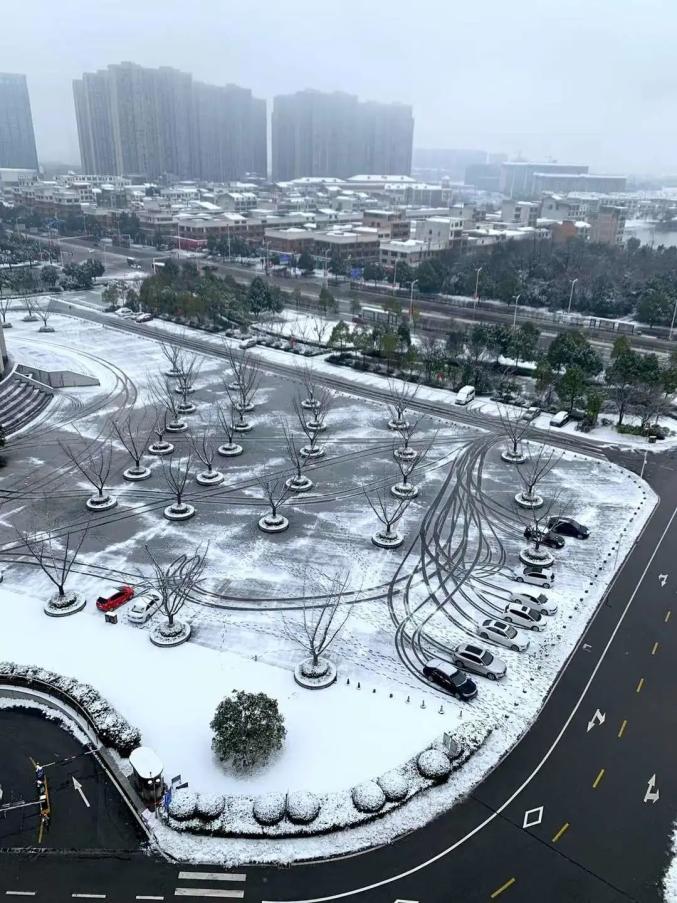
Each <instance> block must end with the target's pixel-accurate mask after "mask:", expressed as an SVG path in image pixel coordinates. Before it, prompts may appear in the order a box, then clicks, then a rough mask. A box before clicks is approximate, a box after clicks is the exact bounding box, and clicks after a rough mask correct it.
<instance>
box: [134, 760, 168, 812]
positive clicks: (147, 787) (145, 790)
mask: <svg viewBox="0 0 677 903" xmlns="http://www.w3.org/2000/svg"><path fill="white" fill-rule="evenodd" d="M129 764H130V765H131V766H132V777H131V781H132V785H133V786H134V789H135V790H136V792H137V793H138V794H139V796H140V797H141V799H142V800H143V801H144V803H146V805H147V806H148V808H149V809H155V808H156V807H157V806H159V805H160V803H161V802H162V797H163V794H164V790H165V782H164V780H163V777H162V762H161V761H160V759H159V758H158V757H157V756H156V755H155V753H154V752H153V750H152V749H149V747H147V746H137V748H136V749H135V750H133V751H132V753H131V755H130V756H129Z"/></svg>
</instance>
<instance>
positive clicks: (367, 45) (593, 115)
mask: <svg viewBox="0 0 677 903" xmlns="http://www.w3.org/2000/svg"><path fill="white" fill-rule="evenodd" d="M676 47H677V0H566V2H561V0H462V2H459V0H390V2H385V0H334V2H321V0H284V2H279V0H262V2H258V3H248V2H242V0H238V2H233V0H192V2H191V0H133V2H132V0H87V2H84V0H61V2H58V3H54V2H53V0H30V2H19V0H3V2H2V27H1V28H0V70H2V71H6V72H23V73H25V74H26V75H27V76H28V83H29V89H30V94H31V102H32V106H33V118H34V121H35V128H36V136H37V142H38V154H39V156H40V158H41V160H43V161H44V160H59V161H64V162H77V160H78V157H79V155H78V144H77V135H76V130H75V117H74V113H73V96H72V88H71V81H72V79H73V78H76V77H78V76H80V75H81V74H82V72H83V71H91V70H94V69H97V68H102V67H104V66H106V65H107V64H109V63H116V62H120V61H122V60H131V61H133V62H136V63H140V64H142V65H147V66H158V65H171V66H175V67H176V68H179V69H183V70H185V71H188V72H192V73H193V75H194V76H196V77H197V78H199V79H201V80H203V81H208V82H213V83H215V84H225V83H227V82H235V83H236V84H240V85H243V86H244V87H249V88H251V89H252V90H253V91H254V93H255V94H256V95H258V96H260V97H265V98H267V99H268V100H269V101H270V99H271V98H272V97H273V95H274V94H277V93H286V92H290V91H295V90H298V89H301V88H305V87H314V88H318V89H320V90H335V89H340V90H344V91H349V92H351V93H355V94H358V95H359V96H360V97H361V98H364V99H374V100H385V101H388V100H400V101H404V102H407V103H411V104H412V105H413V107H414V117H415V120H416V126H415V133H414V144H415V145H416V146H417V147H456V148H460V147H475V148H481V149H486V150H489V151H503V152H506V153H508V154H510V155H511V156H514V155H517V154H522V155H523V156H524V157H527V158H540V159H550V158H552V159H555V160H559V161H562V162H581V163H587V162H589V163H590V164H591V166H592V168H593V169H594V170H596V171H598V172H601V171H606V172H658V173H661V172H663V173H664V172H673V173H674V172H677V140H676V133H677V62H676V60H675V48H676ZM269 107H270V103H269Z"/></svg>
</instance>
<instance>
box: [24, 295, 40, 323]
mask: <svg viewBox="0 0 677 903" xmlns="http://www.w3.org/2000/svg"><path fill="white" fill-rule="evenodd" d="M21 300H22V301H23V305H24V307H25V308H26V316H25V317H24V318H23V321H24V323H36V322H37V319H38V318H37V317H36V315H35V299H34V298H31V297H29V296H28V295H24V296H23V298H22V299H21Z"/></svg>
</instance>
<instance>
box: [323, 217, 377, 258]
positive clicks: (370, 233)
mask: <svg viewBox="0 0 677 903" xmlns="http://www.w3.org/2000/svg"><path fill="white" fill-rule="evenodd" d="M379 245H380V242H379V238H378V235H377V234H376V229H369V228H367V227H364V226H362V227H356V228H354V229H346V230H345V231H339V230H336V231H332V232H315V243H314V248H315V253H316V254H319V255H326V256H327V257H331V256H332V255H333V254H336V253H339V254H341V255H342V257H343V259H344V260H346V261H350V263H351V264H352V266H364V264H365V263H373V262H376V261H377V260H378V259H379Z"/></svg>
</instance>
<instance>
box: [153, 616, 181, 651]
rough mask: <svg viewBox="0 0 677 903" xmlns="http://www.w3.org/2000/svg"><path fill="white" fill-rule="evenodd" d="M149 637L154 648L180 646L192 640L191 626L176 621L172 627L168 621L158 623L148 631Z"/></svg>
mask: <svg viewBox="0 0 677 903" xmlns="http://www.w3.org/2000/svg"><path fill="white" fill-rule="evenodd" d="M148 636H149V637H150V641H151V643H153V645H154V646H180V645H181V644H182V643H185V642H186V640H188V639H190V624H185V623H184V622H183V621H174V624H173V625H172V627H170V626H169V625H168V624H167V622H166V621H165V622H162V623H156V624H153V626H152V627H151V629H150V630H149V631H148Z"/></svg>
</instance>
